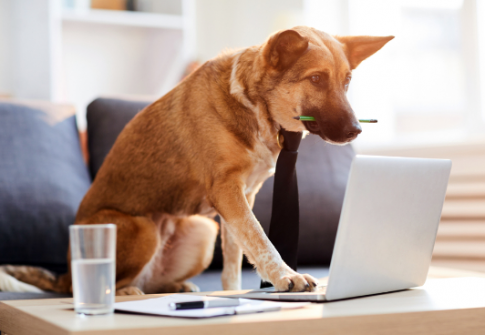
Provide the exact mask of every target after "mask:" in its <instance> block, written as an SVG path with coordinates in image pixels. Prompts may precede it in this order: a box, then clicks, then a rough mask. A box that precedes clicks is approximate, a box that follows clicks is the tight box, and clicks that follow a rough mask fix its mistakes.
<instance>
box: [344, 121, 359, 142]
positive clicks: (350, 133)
mask: <svg viewBox="0 0 485 335" xmlns="http://www.w3.org/2000/svg"><path fill="white" fill-rule="evenodd" d="M361 132H362V128H361V126H360V124H358V123H357V124H355V123H354V124H352V127H350V128H349V129H347V139H349V140H353V139H354V138H356V137H357V136H358V135H359V134H360V133H361Z"/></svg>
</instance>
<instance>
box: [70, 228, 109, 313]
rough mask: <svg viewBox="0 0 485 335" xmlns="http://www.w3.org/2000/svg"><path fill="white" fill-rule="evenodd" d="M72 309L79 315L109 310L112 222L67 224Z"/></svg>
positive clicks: (107, 311)
mask: <svg viewBox="0 0 485 335" xmlns="http://www.w3.org/2000/svg"><path fill="white" fill-rule="evenodd" d="M69 237H70V242H71V244H70V248H71V272H72V290H73V293H74V310H75V311H76V312H77V313H81V314H108V313H113V304H114V295H115V260H116V225H114V224H90V225H72V226H70V227H69Z"/></svg>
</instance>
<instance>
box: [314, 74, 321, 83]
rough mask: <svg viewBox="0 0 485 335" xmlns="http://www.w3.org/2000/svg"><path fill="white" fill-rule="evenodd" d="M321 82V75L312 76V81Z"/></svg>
mask: <svg viewBox="0 0 485 335" xmlns="http://www.w3.org/2000/svg"><path fill="white" fill-rule="evenodd" d="M319 82H320V76H319V75H314V76H312V83H314V84H318V83H319Z"/></svg>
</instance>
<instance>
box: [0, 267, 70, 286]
mask: <svg viewBox="0 0 485 335" xmlns="http://www.w3.org/2000/svg"><path fill="white" fill-rule="evenodd" d="M65 279H66V275H63V276H56V275H55V274H54V273H52V272H50V271H48V270H46V269H42V268H39V267H35V266H14V265H3V266H0V291H4V292H32V293H41V292H44V291H51V292H58V293H67V292H69V290H70V286H67V287H66V280H65Z"/></svg>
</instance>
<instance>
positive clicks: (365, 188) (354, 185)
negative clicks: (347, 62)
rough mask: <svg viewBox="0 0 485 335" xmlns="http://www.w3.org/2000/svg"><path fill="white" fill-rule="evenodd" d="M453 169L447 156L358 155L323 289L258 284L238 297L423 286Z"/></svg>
mask: <svg viewBox="0 0 485 335" xmlns="http://www.w3.org/2000/svg"><path fill="white" fill-rule="evenodd" d="M450 170H451V161H450V160H446V159H422V158H400V157H377V156H356V157H355V158H354V160H353V162H352V166H351V169H350V175H349V181H348V184H347V189H346V191H345V198H344V203H343V207H342V212H341V214H340V222H339V226H338V231H337V238H336V240H335V246H334V250H333V256H332V262H331V264H330V273H329V278H328V284H327V286H325V287H321V288H319V290H317V291H316V292H295V293H292V292H274V290H273V291H272V290H271V289H269V290H268V289H264V290H255V291H251V292H249V293H246V294H242V295H238V297H245V298H256V299H268V300H285V301H330V300H339V299H347V298H353V297H359V296H366V295H372V294H379V293H385V292H392V291H399V290H404V289H408V288H411V287H416V286H421V285H423V284H424V282H425V281H426V277H427V274H428V269H429V265H430V262H431V255H432V252H433V247H434V243H435V239H436V233H437V230H438V224H439V221H440V217H441V210H442V208H443V202H444V199H445V193H446V187H447V185H448V178H449V176H450Z"/></svg>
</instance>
